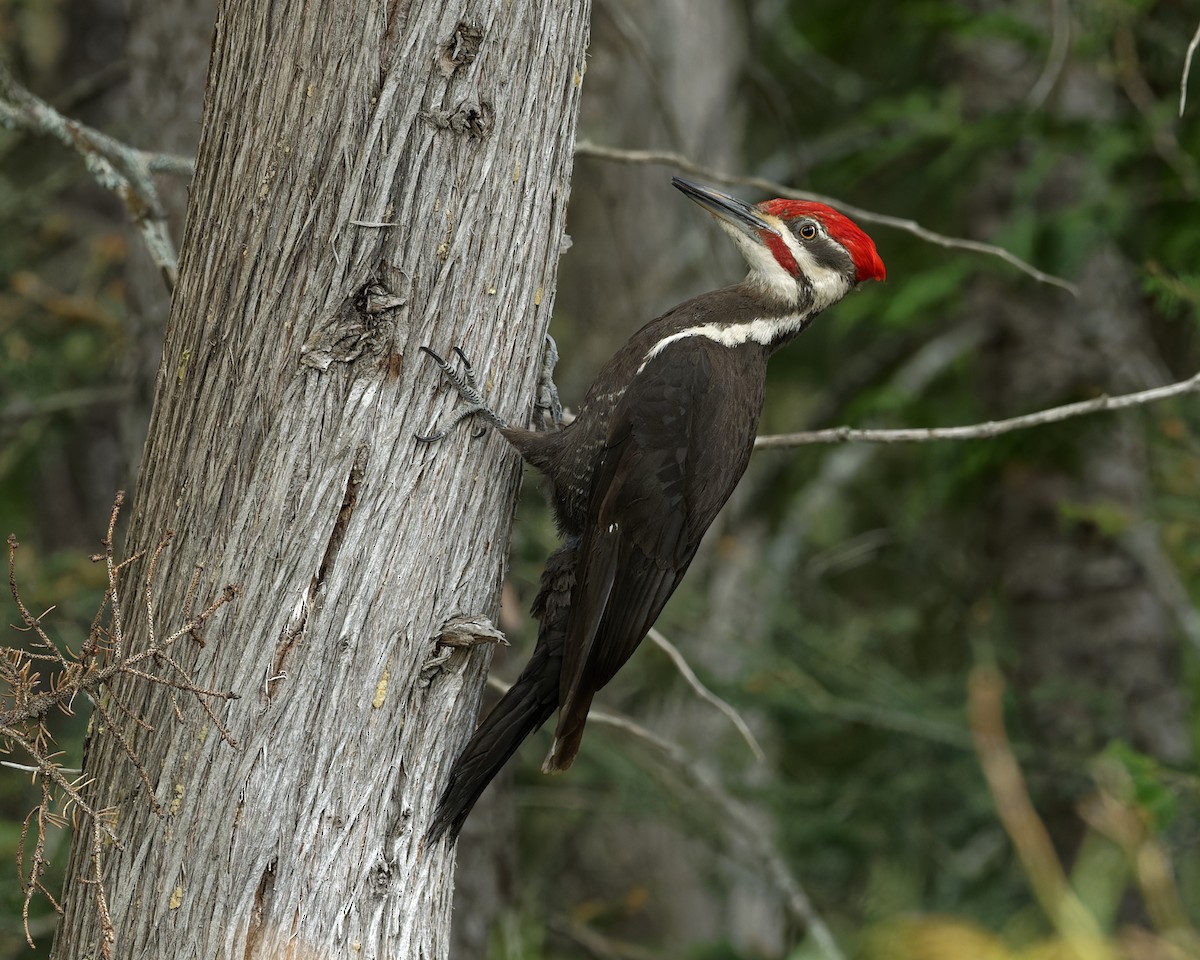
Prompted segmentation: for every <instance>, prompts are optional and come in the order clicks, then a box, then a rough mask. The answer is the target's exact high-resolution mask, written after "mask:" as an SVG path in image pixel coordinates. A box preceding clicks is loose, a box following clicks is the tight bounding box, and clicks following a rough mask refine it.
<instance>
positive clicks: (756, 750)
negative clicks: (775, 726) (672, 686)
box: [646, 627, 767, 763]
mask: <svg viewBox="0 0 1200 960" xmlns="http://www.w3.org/2000/svg"><path fill="white" fill-rule="evenodd" d="M646 636H647V637H648V638H649V639H650V640H651V641H653V642H654V643H655V644H656V645H657V646H658V647H659V649H661V650H662V651H663V652H664V653H665V654H666V655H667V656H668V657H670V658H671V663H673V664H674V665H675V669H676V670H678V671H679V672H680V674H681V675H682V676H683V679H684V680H686V681H687V682H688V686H690V687H691V688H692V689H693V690H695V691H696V695H697V696H698V697H699V698H700V699H701V700H706V701H708V702H709V703H711V704H712V705H713V706H714V707H716V708H717V709H718V710H720V711H721V713H723V714H725V716H727V717H728V718H729V722H730V723H732V724H733V726H734V729H736V730H737V732H738V733H739V734H740V735H741V737H742V739H743V740H745V741H746V746H748V747H749V748H750V751H751V753H753V754H754V759H755V760H757V761H758V762H759V763H764V762H765V761H766V759H767V755H766V754H765V753H763V748H762V747H761V746H760V745H759V742H758V738H757V737H755V736H754V734H753V733H752V732H751V730H750V727H749V726H748V725H747V723H746V721H745V720H744V719H742V715H741V714H740V713H738V712H737V709H736V708H735V707H734V706H732V705H731V704H730V703H729V702H728V701H726V700H722V699H721V698H720V697H718V696H717V695H716V694H715V693H713V692H712V691H711V690H709V689H708V687H706V686H705V685H704V684H703V683H701V682H700V678H699V677H698V676H696V672H695V671H694V670H693V669H692V668H691V665H690V664H689V663H688V662H687V660H685V659H684V656H683V654H682V653H680V652H679V648H678V647H676V646H675V644H673V643H672V642H671V641H670V640H668V639H667V638H666V637H664V636H663V635H662V634H661V633H659V632H658V630H657V629H655V628H654V627H651V628H650V632H649V633H648V634H646Z"/></svg>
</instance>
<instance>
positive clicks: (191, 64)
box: [115, 0, 217, 477]
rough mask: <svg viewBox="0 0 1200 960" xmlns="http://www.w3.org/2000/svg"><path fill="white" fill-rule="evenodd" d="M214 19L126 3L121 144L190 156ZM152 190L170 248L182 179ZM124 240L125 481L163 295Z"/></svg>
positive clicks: (157, 345)
mask: <svg viewBox="0 0 1200 960" xmlns="http://www.w3.org/2000/svg"><path fill="white" fill-rule="evenodd" d="M216 13H217V10H216V3H215V2H214V0H202V2H195V0H132V2H131V3H130V4H129V35H128V38H127V41H126V52H125V60H126V62H127V64H128V65H129V83H128V84H127V86H126V88H125V89H124V90H123V91H122V93H121V96H120V97H119V98H115V99H117V110H118V111H119V116H121V118H122V120H123V123H122V129H124V130H127V131H128V132H127V133H125V134H124V136H125V137H126V139H127V140H128V142H130V143H132V144H135V145H136V146H139V147H141V148H142V149H144V150H156V151H159V152H162V153H173V154H178V155H179V156H184V157H194V156H195V155H196V145H197V144H198V143H199V142H200V116H201V112H202V111H203V109H204V78H205V76H206V75H207V73H208V57H209V51H210V48H211V46H212V35H213V21H214V20H215V19H216ZM157 186H158V190H159V197H160V198H161V199H162V201H163V206H164V207H166V211H167V219H168V222H169V224H170V229H171V236H172V238H174V240H175V242H176V243H178V242H179V240H180V238H181V237H182V236H183V225H184V214H185V213H186V211H187V199H188V184H187V181H186V180H185V179H183V178H181V177H167V176H162V177H159V178H158V183H157ZM126 234H127V235H128V237H129V263H128V267H127V269H126V272H125V277H126V303H127V306H128V310H129V316H128V321H127V324H128V325H127V335H126V340H125V345H124V347H125V348H124V350H123V351H122V356H121V363H122V370H121V379H122V381H123V382H124V383H126V384H127V385H128V386H129V388H130V399H129V400H128V402H127V403H126V404H125V406H124V407H123V409H122V418H121V434H122V446H123V447H124V449H125V451H126V455H127V456H128V458H129V475H130V476H131V477H132V476H133V475H134V473H135V472H136V470H137V463H138V458H139V457H140V456H141V454H142V447H143V445H144V444H145V442H146V426H147V424H148V423H149V422H150V407H151V403H152V401H153V399H154V379H155V374H156V373H157V371H158V366H159V361H160V360H161V358H162V345H163V330H164V328H165V327H166V324H167V314H168V313H169V312H170V309H171V294H170V292H169V291H168V290H167V287H166V284H165V283H164V282H163V277H162V272H161V271H160V270H159V269H158V267H157V266H155V264H154V262H153V261H152V260H151V259H150V255H149V254H148V253H147V252H146V248H145V244H143V243H142V239H141V236H140V234H139V233H138V231H137V230H136V229H135V228H134V227H133V226H132V225H130V226H128V227H127V229H126Z"/></svg>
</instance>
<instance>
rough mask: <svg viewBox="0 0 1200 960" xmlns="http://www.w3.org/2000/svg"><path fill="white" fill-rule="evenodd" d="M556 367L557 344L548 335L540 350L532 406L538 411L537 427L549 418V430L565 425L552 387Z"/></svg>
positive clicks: (555, 390) (558, 401)
mask: <svg viewBox="0 0 1200 960" xmlns="http://www.w3.org/2000/svg"><path fill="white" fill-rule="evenodd" d="M557 365H558V344H557V343H555V342H554V338H553V337H552V336H550V334H546V345H545V347H544V348H543V349H542V369H541V372H540V373H539V374H538V384H537V399H536V400H534V402H533V406H534V409H536V410H537V411H538V425H539V426H545V424H546V420H547V418H549V428H550V429H551V430H557V429H559V428H560V427H563V426H565V425H566V424H565V423H564V422H563V405H562V401H561V400H559V399H558V387H556V386H555V385H554V368H555V367H556V366H557ZM568 422H569V421H568Z"/></svg>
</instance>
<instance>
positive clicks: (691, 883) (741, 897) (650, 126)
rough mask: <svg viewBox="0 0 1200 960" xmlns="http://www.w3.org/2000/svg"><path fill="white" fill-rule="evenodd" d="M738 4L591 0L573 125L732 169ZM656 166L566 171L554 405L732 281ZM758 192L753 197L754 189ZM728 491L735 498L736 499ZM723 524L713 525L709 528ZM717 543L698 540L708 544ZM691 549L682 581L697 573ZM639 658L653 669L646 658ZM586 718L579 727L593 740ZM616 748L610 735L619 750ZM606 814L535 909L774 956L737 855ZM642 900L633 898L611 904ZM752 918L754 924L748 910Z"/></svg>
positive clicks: (682, 732)
mask: <svg viewBox="0 0 1200 960" xmlns="http://www.w3.org/2000/svg"><path fill="white" fill-rule="evenodd" d="M745 29H746V28H745V22H744V14H743V12H742V11H741V9H740V7H739V6H738V5H737V4H734V3H731V2H729V0H699V2H697V0H670V2H663V3H655V4H644V3H642V4H638V3H629V2H622V0H606V2H603V3H600V4H598V5H597V8H596V16H595V23H594V25H593V36H592V47H591V52H590V60H589V66H588V86H587V95H586V96H585V97H584V100H583V105H582V112H581V115H580V136H581V138H587V139H590V140H592V141H593V142H596V143H598V144H602V145H605V146H614V147H624V148H632V149H665V150H674V151H678V152H680V153H682V154H685V155H686V156H688V157H690V158H692V159H693V160H695V161H697V162H699V163H704V164H708V165H711V166H712V167H714V168H717V169H722V170H739V169H742V167H743V158H742V142H743V117H742V110H741V106H740V101H739V97H738V85H739V80H740V78H741V76H742V74H743V71H744V69H745V57H746V43H745ZM675 172H676V171H675V170H672V169H671V168H669V167H664V166H658V165H653V166H646V165H624V164H614V163H611V162H607V161H600V160H591V159H588V158H586V157H581V158H580V160H579V162H578V164H577V166H576V170H575V180H574V184H575V187H574V190H573V193H572V199H571V218H570V229H571V236H572V241H573V245H572V247H571V251H570V254H569V255H568V256H567V257H565V258H564V260H563V272H562V284H561V289H560V291H559V297H558V307H557V308H556V311H555V320H554V324H555V328H556V329H558V330H563V329H564V328H566V329H567V330H569V332H568V333H565V334H564V336H563V340H562V343H564V344H568V343H569V344H570V345H571V349H570V350H569V351H568V350H567V349H565V348H564V352H563V360H562V364H561V366H560V369H561V370H562V371H563V374H562V376H561V377H560V378H559V385H560V387H561V388H562V390H563V398H564V402H568V403H569V402H576V401H578V400H579V399H580V398H581V397H582V396H583V392H584V390H585V389H586V388H587V385H588V384H589V383H590V380H591V377H592V376H594V374H595V373H596V370H597V369H598V367H599V366H600V363H601V361H602V360H603V358H605V357H607V356H609V355H610V354H611V353H612V352H613V351H614V350H615V349H616V347H617V346H618V345H619V344H620V343H622V342H623V341H624V340H625V339H626V338H628V337H629V336H630V335H631V334H632V333H633V332H634V331H635V330H637V329H638V328H639V327H641V326H642V325H643V324H645V323H646V322H647V321H649V320H650V319H651V318H653V317H655V316H658V315H659V314H661V313H663V312H664V311H665V310H667V309H669V308H670V307H672V306H674V305H675V304H676V303H679V302H680V301H682V300H684V299H685V298H687V297H688V296H692V295H695V294H696V293H700V292H702V291H704V290H710V289H713V288H714V287H717V286H720V285H721V284H724V283H732V282H735V281H736V280H738V279H740V278H741V276H743V275H744V273H745V264H744V262H743V261H742V259H741V257H740V256H739V255H738V254H737V252H736V250H735V249H734V247H733V245H732V244H730V243H729V242H728V240H727V239H726V238H725V237H723V236H722V235H721V233H720V231H718V230H716V229H715V228H712V227H710V226H709V224H708V223H707V218H705V217H703V216H701V217H697V211H696V210H695V209H694V205H692V204H688V203H681V202H679V201H680V199H681V198H680V197H679V196H678V195H677V193H676V191H675V190H673V189H672V188H671V186H670V176H671V174H672V173H675ZM753 199H760V198H753ZM735 496H736V494H735ZM720 523H721V521H720V520H718V524H720ZM714 539H715V538H710V539H709V543H710V544H711V543H712V542H714ZM705 573H706V570H705V564H704V555H703V554H702V555H701V557H699V558H698V559H697V562H696V563H695V564H694V565H693V568H692V570H691V572H690V573H689V577H690V578H699V580H700V582H703V578H704V576H705ZM674 639H675V640H676V641H677V642H678V643H679V646H680V647H681V648H682V649H683V651H684V653H685V655H686V656H687V657H688V658H689V659H691V660H692V662H693V663H695V664H705V663H706V662H711V661H714V660H722V661H724V667H723V668H724V669H730V670H733V671H736V670H737V669H738V668H737V666H736V665H735V664H734V663H733V662H732V661H735V660H736V655H735V654H733V653H731V651H730V650H729V649H722V650H720V651H716V650H711V649H710V650H708V651H706V650H705V649H704V643H703V641H704V640H705V639H706V637H705V635H704V634H703V633H699V634H695V635H688V636H684V637H675V638H674ZM643 648H644V649H643V650H641V651H640V652H639V653H638V659H639V660H640V661H641V663H642V665H643V666H642V668H641V669H642V671H643V672H642V674H641V676H640V677H639V670H638V668H637V666H636V665H635V666H634V667H633V668H632V671H631V672H630V671H626V672H623V673H622V675H620V676H618V677H617V679H616V680H615V681H614V682H613V684H612V685H611V686H610V687H609V688H608V689H606V690H605V691H604V694H603V695H602V699H604V700H605V702H606V703H608V704H614V703H620V701H621V696H622V691H623V690H626V691H628V690H631V689H642V690H644V689H645V683H646V681H645V679H644V677H645V674H644V671H645V670H646V669H650V670H652V671H653V669H654V666H653V665H654V664H656V663H659V662H661V661H660V658H661V657H662V654H661V653H660V652H658V651H657V650H656V649H654V647H653V646H652V645H651V644H649V643H646V644H643ZM647 664H651V666H650V667H647V666H646V665H647ZM646 699H648V698H643V703H642V704H641V705H640V706H639V708H638V710H637V716H638V718H639V719H640V720H642V721H643V722H645V723H646V724H647V725H648V726H649V727H651V728H652V729H653V730H655V731H656V732H658V733H661V734H662V735H664V736H666V737H669V738H673V739H677V740H678V741H679V742H681V743H684V744H686V745H688V746H689V747H690V748H699V749H701V750H703V749H704V747H705V746H707V745H709V744H711V743H713V742H715V741H717V740H722V741H723V740H724V738H725V737H726V736H727V735H728V732H729V726H728V721H727V720H726V719H725V718H724V717H722V716H720V715H719V714H718V713H716V712H715V711H714V710H713V709H712V707H711V706H710V705H709V704H706V703H703V702H701V701H699V700H698V699H697V698H696V697H695V695H694V694H693V693H692V692H691V691H687V692H685V693H682V694H681V695H680V696H679V697H674V696H665V695H663V696H656V698H655V699H656V701H657V702H659V703H661V704H662V707H661V709H656V710H654V711H653V712H652V713H650V714H647V712H646V709H645V700H646ZM605 735H606V733H605V731H604V730H603V729H601V728H597V729H596V730H595V731H593V732H592V733H590V734H589V736H594V737H597V738H599V737H602V736H605ZM624 748H625V746H624V745H622V749H624ZM614 829H615V827H614V823H613V821H612V820H611V819H610V818H608V817H601V818H597V819H596V820H595V821H594V822H590V823H589V822H584V821H579V820H576V821H573V822H572V823H571V827H570V832H569V835H567V836H564V837H562V840H561V842H562V843H564V844H566V845H567V847H568V849H570V850H571V851H572V855H571V856H570V857H569V858H568V860H569V862H572V863H587V864H588V870H587V871H586V872H581V871H572V872H568V873H567V874H564V875H563V876H561V878H560V879H559V882H557V883H555V884H554V885H553V887H552V889H551V890H549V891H548V894H547V896H548V903H547V906H548V912H549V914H550V918H551V919H552V920H553V919H554V918H555V915H558V916H572V915H574V914H575V913H576V911H577V910H578V909H579V905H580V904H588V903H591V904H595V903H597V902H599V903H608V904H612V905H614V906H613V909H614V911H615V912H616V913H617V914H619V915H621V916H623V917H624V918H625V919H624V920H623V921H622V922H619V923H616V922H614V920H615V918H611V917H610V918H609V922H608V923H606V926H605V928H606V930H608V931H609V932H610V933H612V934H613V935H614V936H616V937H617V938H618V939H622V940H628V941H631V942H637V943H647V944H648V943H664V944H671V950H672V951H673V952H676V953H678V952H684V951H686V949H687V947H688V945H689V944H695V943H702V942H712V941H714V940H725V941H728V942H731V943H733V944H734V946H735V947H736V948H738V949H741V950H744V951H746V952H748V953H749V952H753V951H758V950H762V951H764V955H768V956H769V955H773V954H775V953H778V952H780V950H781V946H780V942H781V940H782V934H783V921H782V913H781V912H780V911H779V910H778V909H777V906H778V900H777V898H776V897H774V895H773V894H771V893H769V892H766V891H764V890H763V885H762V884H761V882H760V881H759V879H758V878H755V877H752V876H749V875H748V872H747V871H743V870H741V869H740V868H739V867H737V866H736V865H726V866H727V868H728V871H729V874H728V875H723V876H722V878H721V881H720V882H719V883H714V881H713V877H712V874H711V866H710V864H711V857H712V848H711V846H710V845H709V844H708V843H707V842H705V841H698V840H697V839H695V838H694V837H690V836H687V835H686V834H685V833H682V832H681V831H680V830H679V829H678V828H677V827H676V826H673V825H672V824H671V823H670V822H669V821H667V820H663V819H660V818H651V819H623V820H622V822H621V824H620V827H619V829H620V831H621V836H620V842H619V843H616V844H614ZM642 895H644V898H645V902H644V906H642V907H640V908H636V909H629V910H626V909H624V908H623V907H621V906H620V905H621V904H623V903H625V902H626V901H627V900H631V899H632V900H633V901H637V900H639V899H640V898H641V897H642ZM751 918H752V919H751Z"/></svg>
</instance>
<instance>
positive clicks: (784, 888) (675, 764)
mask: <svg viewBox="0 0 1200 960" xmlns="http://www.w3.org/2000/svg"><path fill="white" fill-rule="evenodd" d="M487 683H488V686H489V687H491V688H492V689H493V690H497V691H499V692H500V693H501V694H504V693H507V692H508V688H509V684H507V683H504V682H503V681H502V680H499V679H497V678H496V677H488V680H487ZM588 721H589V722H590V723H594V724H599V725H600V726H605V727H610V728H612V729H614V730H620V731H621V732H622V733H625V734H628V735H629V736H630V737H632V738H633V739H635V740H638V741H640V742H642V743H644V744H647V745H649V746H651V747H653V748H654V749H655V750H657V751H658V752H659V753H660V754H661V755H662V757H663V758H664V759H665V760H666V761H667V762H668V764H669V765H670V766H671V768H672V769H673V770H675V771H676V772H677V773H679V774H680V775H682V776H683V777H684V779H685V780H686V781H687V782H688V783H690V784H691V785H692V786H693V787H694V788H695V789H696V791H697V792H698V793H699V794H701V795H702V796H703V798H704V799H705V800H707V801H708V802H709V803H711V804H712V805H713V806H714V807H715V808H716V809H717V810H719V811H720V813H721V819H722V822H723V823H724V824H726V825H729V826H732V827H735V828H736V829H737V831H738V832H739V833H740V834H741V836H742V838H743V840H745V841H746V842H748V843H749V844H750V846H751V849H752V852H753V863H754V865H755V866H756V867H764V866H765V867H766V871H767V875H768V876H769V877H770V879H771V882H772V883H774V884H775V886H776V888H777V889H778V890H779V891H780V893H782V894H783V899H784V904H785V905H786V907H787V910H788V913H789V914H790V915H791V917H792V920H793V921H794V922H795V923H797V924H799V925H800V926H802V927H804V928H805V929H806V930H808V932H809V933H810V934H811V935H812V938H813V940H814V941H815V943H816V945H817V949H818V950H819V951H820V955H821V956H823V957H825V958H826V960H846V956H845V954H843V953H842V950H841V948H840V947H839V946H838V945H837V941H836V940H835V939H834V937H833V934H832V933H831V932H830V930H829V927H828V925H826V923H825V921H824V920H823V919H822V918H821V915H820V914H819V913H817V911H816V908H814V907H813V905H812V901H811V900H809V899H808V894H807V893H805V891H804V887H803V886H801V884H800V881H799V880H797V879H796V876H795V875H794V874H793V873H792V871H791V868H790V867H789V866H788V865H787V861H785V860H784V859H783V857H782V856H780V854H779V850H778V845H777V844H776V843H774V841H772V840H771V838H770V837H769V836H767V833H766V831H765V830H764V829H763V828H762V827H761V826H760V825H759V824H758V823H757V822H756V821H755V819H754V817H753V816H752V815H751V813H750V811H749V810H747V809H746V807H745V806H744V805H743V804H742V803H741V802H740V801H738V800H737V799H735V798H734V797H732V796H730V795H729V793H728V792H726V790H725V788H724V787H723V786H722V785H721V784H720V782H719V781H718V780H717V779H716V778H715V777H714V776H713V775H712V774H710V773H708V772H707V771H705V770H704V769H702V768H701V767H700V765H699V764H698V763H697V762H696V760H695V759H694V758H693V757H691V756H690V755H689V754H688V752H687V751H686V750H684V749H683V747H681V746H680V745H679V744H677V743H675V742H673V741H671V740H667V739H665V738H664V737H660V736H659V735H658V734H656V733H651V732H650V731H649V730H647V729H646V728H645V727H643V726H641V725H640V724H638V723H635V722H634V721H633V720H630V719H629V718H628V717H623V716H621V715H620V714H616V713H609V712H607V711H605V710H591V711H589V712H588Z"/></svg>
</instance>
